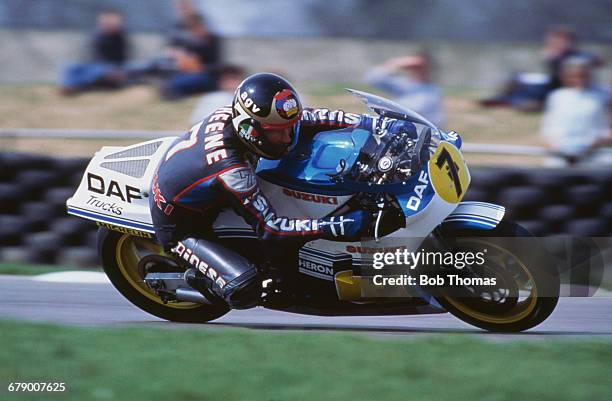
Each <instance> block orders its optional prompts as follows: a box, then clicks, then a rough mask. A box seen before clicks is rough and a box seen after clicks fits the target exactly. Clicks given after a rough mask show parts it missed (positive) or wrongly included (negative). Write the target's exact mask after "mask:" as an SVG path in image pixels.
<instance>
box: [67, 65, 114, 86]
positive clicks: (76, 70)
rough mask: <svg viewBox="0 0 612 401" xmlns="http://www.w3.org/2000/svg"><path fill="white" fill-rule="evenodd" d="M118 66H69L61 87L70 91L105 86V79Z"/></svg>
mask: <svg viewBox="0 0 612 401" xmlns="http://www.w3.org/2000/svg"><path fill="white" fill-rule="evenodd" d="M117 69H118V66H117V65H115V64H110V63H75V64H70V65H68V66H67V67H66V68H65V69H64V71H63V74H62V77H61V79H60V85H61V86H62V87H65V88H70V89H86V88H90V87H92V86H95V85H99V84H103V83H104V79H105V78H106V77H107V76H108V75H109V74H111V73H113V72H114V71H116V70H117Z"/></svg>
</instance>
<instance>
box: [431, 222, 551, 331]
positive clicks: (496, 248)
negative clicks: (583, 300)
mask: <svg viewBox="0 0 612 401" xmlns="http://www.w3.org/2000/svg"><path fill="white" fill-rule="evenodd" d="M441 234H442V236H443V237H444V238H445V239H448V240H449V242H452V243H453V244H454V246H455V248H453V250H458V249H465V247H468V248H469V247H470V243H471V246H474V245H475V244H476V243H478V244H479V246H487V247H488V249H492V250H493V252H494V253H495V254H496V256H495V258H496V260H495V261H494V262H487V263H489V264H490V265H493V267H489V270H490V271H493V270H497V271H498V277H499V281H501V282H504V284H505V285H503V286H500V287H504V288H500V289H498V290H499V291H498V292H497V294H492V293H489V294H487V295H486V297H484V296H483V297H482V298H480V299H479V298H478V297H476V296H474V292H473V290H472V292H471V293H470V294H469V295H470V296H465V297H461V296H459V295H457V292H456V291H453V294H452V295H451V294H448V293H446V294H445V291H444V290H442V293H441V294H442V295H438V296H436V299H437V301H438V302H439V303H440V305H442V306H443V307H444V308H445V309H446V310H447V311H448V312H450V313H451V314H453V315H454V316H456V317H458V318H459V319H461V320H463V321H465V322H466V323H469V324H471V325H474V326H476V327H480V328H482V329H485V330H489V331H494V332H520V331H524V330H527V329H530V328H532V327H535V326H537V325H538V324H540V323H542V322H543V321H544V320H545V319H546V318H548V316H550V314H551V313H552V312H553V310H554V309H555V306H556V305H557V301H558V300H559V289H560V282H559V273H558V271H557V268H556V266H555V264H554V261H553V260H554V259H553V258H552V256H551V255H549V254H548V253H547V252H546V250H545V249H544V247H543V245H542V244H541V243H539V241H538V240H537V238H533V236H532V235H531V234H530V233H529V232H528V231H527V230H525V229H524V228H522V227H521V226H519V225H518V224H516V223H514V222H511V221H502V222H500V224H499V225H498V226H497V227H496V228H495V229H492V230H482V231H467V230H466V231H456V232H453V231H449V230H447V231H444V230H442V232H441ZM502 237H503V238H508V237H522V238H525V237H532V239H530V240H529V244H530V245H531V246H530V248H529V249H528V250H526V249H524V247H525V244H526V242H525V241H526V240H523V239H520V240H517V241H515V242H512V241H498V240H495V239H494V238H502ZM500 244H501V245H500ZM491 256H492V255H491V254H490V253H489V255H488V256H487V259H488V258H490V257H491ZM503 261H505V262H506V264H504V265H503V267H502V263H501V262H503ZM500 267H501V269H500ZM481 288H482V287H481ZM465 290H466V294H467V291H469V289H468V288H466V289H465ZM483 293H484V292H483ZM500 294H501V296H500ZM504 296H505V299H504Z"/></svg>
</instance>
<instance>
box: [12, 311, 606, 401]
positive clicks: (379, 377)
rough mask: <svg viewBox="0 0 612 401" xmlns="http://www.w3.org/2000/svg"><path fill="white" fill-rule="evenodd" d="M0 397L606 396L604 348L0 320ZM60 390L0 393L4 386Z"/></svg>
mask: <svg viewBox="0 0 612 401" xmlns="http://www.w3.org/2000/svg"><path fill="white" fill-rule="evenodd" d="M0 332H2V336H3V346H2V348H1V351H0V377H1V378H2V383H1V385H2V388H0V398H2V399H3V400H54V399H58V400H60V399H61V400H98V399H100V400H151V401H152V400H215V401H218V400H292V401H293V400H309V401H310V400H351V401H360V400H420V401H423V400H437V401H441V400H453V401H461V400H470V401H471V400H496V401H497V400H500V401H501V400H512V401H516V400H555V401H562V400H580V401H583V400H590V401H594V400H609V399H610V393H611V392H612V382H611V381H610V380H609V373H610V364H611V363H612V343H609V342H589V341H586V342H560V341H559V342H558V341H550V342H541V341H529V342H526V341H523V342H517V343H506V342H504V343H502V342H492V341H480V340H477V339H475V338H471V337H466V336H460V335H453V336H434V335H432V336H429V337H419V338H417V339H408V340H403V339H402V340H398V339H389V338H385V339H374V338H370V337H364V336H355V335H344V334H325V333H323V334H322V333H293V332H285V333H270V332H264V331H255V330H244V329H235V330H193V329H184V330H165V329H160V328H150V327H149V328H114V329H92V328H74V327H54V326H47V325H33V324H25V323H12V322H0ZM13 381H19V382H32V381H45V382H65V383H66V386H67V391H66V392H65V393H38V394H37V393H28V394H23V393H22V394H9V393H7V392H6V388H7V385H8V383H9V382H13Z"/></svg>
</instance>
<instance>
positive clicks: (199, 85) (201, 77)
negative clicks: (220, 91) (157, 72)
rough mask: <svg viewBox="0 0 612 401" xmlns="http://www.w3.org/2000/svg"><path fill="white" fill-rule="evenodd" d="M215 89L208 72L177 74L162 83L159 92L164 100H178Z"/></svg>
mask: <svg viewBox="0 0 612 401" xmlns="http://www.w3.org/2000/svg"><path fill="white" fill-rule="evenodd" d="M216 87H217V82H216V80H215V78H214V76H213V75H212V74H210V73H208V72H177V73H175V74H173V75H171V76H170V77H168V79H166V80H165V81H164V82H163V84H162V87H161V91H162V96H163V97H164V98H166V99H178V98H181V97H185V96H189V95H193V94H196V93H202V92H210V91H214V90H215V89H216Z"/></svg>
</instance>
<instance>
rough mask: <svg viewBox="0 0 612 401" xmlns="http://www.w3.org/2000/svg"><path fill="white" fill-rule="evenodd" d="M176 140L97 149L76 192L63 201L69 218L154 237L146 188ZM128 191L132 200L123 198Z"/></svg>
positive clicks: (165, 139)
mask: <svg viewBox="0 0 612 401" xmlns="http://www.w3.org/2000/svg"><path fill="white" fill-rule="evenodd" d="M175 139H176V137H167V138H160V139H153V140H150V141H146V142H141V143H137V144H134V145H131V146H125V147H124V146H105V147H103V148H102V149H100V150H99V151H98V152H96V154H95V156H94V157H93V159H91V161H90V162H89V164H88V165H87V169H86V170H85V174H84V175H83V179H82V180H81V183H80V184H79V186H78V188H77V191H76V192H75V194H74V195H73V196H72V197H71V198H69V199H68V200H67V201H66V206H67V211H68V214H72V215H75V216H78V217H81V218H84V219H88V220H93V221H96V222H102V223H107V224H110V225H113V226H119V227H124V228H128V229H134V230H139V231H143V232H146V233H154V232H155V231H154V228H153V223H152V220H151V213H150V211H149V199H148V198H149V187H150V183H151V181H152V180H153V175H154V174H155V171H156V170H157V166H158V164H159V162H160V161H161V158H162V156H163V155H164V154H165V152H166V150H167V149H168V148H169V147H170V146H171V144H172V143H173V142H174V140H175ZM127 191H131V192H130V193H131V194H132V195H133V196H126V193H127ZM92 199H95V200H96V202H93V201H92ZM101 205H113V206H114V207H112V208H110V207H104V206H101Z"/></svg>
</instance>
